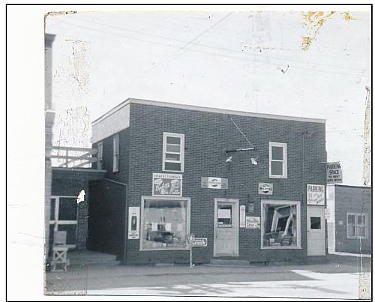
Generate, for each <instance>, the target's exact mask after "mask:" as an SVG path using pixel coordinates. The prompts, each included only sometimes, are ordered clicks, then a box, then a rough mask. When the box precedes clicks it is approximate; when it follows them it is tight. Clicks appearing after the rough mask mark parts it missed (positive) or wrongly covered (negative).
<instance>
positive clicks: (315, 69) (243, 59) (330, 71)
mask: <svg viewBox="0 0 375 302" xmlns="http://www.w3.org/2000/svg"><path fill="white" fill-rule="evenodd" d="M61 22H62V23H65V24H69V25H73V26H78V27H81V28H84V29H87V30H91V31H94V32H102V33H103V34H105V35H108V34H112V35H115V36H122V37H125V38H127V39H132V40H136V41H141V42H145V43H151V44H158V45H161V46H165V47H169V48H176V47H178V46H177V45H174V44H167V43H162V42H156V41H150V40H145V39H140V38H136V37H133V36H126V35H124V34H116V33H113V32H109V31H103V30H100V29H96V28H92V27H88V26H84V25H79V24H76V23H71V22H66V21H61ZM172 40H173V39H172ZM188 43H189V42H188ZM194 45H195V46H198V47H199V46H202V47H207V48H211V49H215V50H224V51H227V52H233V53H243V52H239V51H236V50H233V49H228V48H222V47H210V46H206V45H202V44H196V43H195V44H194ZM182 47H184V46H182ZM178 48H179V49H181V47H178ZM184 49H186V47H185V48H184ZM186 50H189V51H192V52H198V53H203V54H206V55H214V56H219V57H224V58H230V59H234V60H240V61H246V62H248V58H244V57H238V56H230V55H226V54H220V53H216V52H209V51H203V50H197V49H192V48H189V49H186ZM247 55H250V56H254V57H258V56H259V55H257V54H250V53H247ZM267 57H268V58H270V59H274V60H279V61H283V63H285V62H286V61H287V62H296V63H301V64H306V63H303V62H301V61H294V60H290V59H285V58H278V57H274V56H267ZM257 63H260V64H263V65H272V66H276V67H279V64H276V63H271V62H261V61H257ZM310 64H311V65H327V66H335V65H329V64H319V63H317V64H316V63H313V62H311V63H310ZM158 65H160V63H159V64H157V65H154V66H153V67H152V68H150V69H149V70H146V71H145V72H147V71H150V70H153V69H155V68H156V67H157V66H158ZM306 65H307V64H306ZM291 68H293V69H294V68H297V69H304V70H311V71H316V72H323V73H332V74H338V75H350V76H353V75H357V76H365V72H364V71H359V72H336V71H332V70H324V69H317V68H309V67H302V66H298V65H292V66H291ZM335 68H340V67H339V66H335Z"/></svg>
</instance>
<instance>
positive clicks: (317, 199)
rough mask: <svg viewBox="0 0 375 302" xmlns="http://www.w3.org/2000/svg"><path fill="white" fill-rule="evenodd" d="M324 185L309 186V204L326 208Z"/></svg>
mask: <svg viewBox="0 0 375 302" xmlns="http://www.w3.org/2000/svg"><path fill="white" fill-rule="evenodd" d="M324 199H325V186H324V185H307V204H308V205H315V206H324V204H325V202H324Z"/></svg>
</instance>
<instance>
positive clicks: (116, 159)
mask: <svg viewBox="0 0 375 302" xmlns="http://www.w3.org/2000/svg"><path fill="white" fill-rule="evenodd" d="M119 164H120V139H119V135H118V134H115V135H114V136H113V172H118V171H119V169H120V167H119Z"/></svg>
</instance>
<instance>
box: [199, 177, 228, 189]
mask: <svg viewBox="0 0 375 302" xmlns="http://www.w3.org/2000/svg"><path fill="white" fill-rule="evenodd" d="M201 187H202V188H209V189H224V190H227V189H228V178H220V177H202V178H201Z"/></svg>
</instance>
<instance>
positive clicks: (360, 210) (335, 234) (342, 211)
mask: <svg viewBox="0 0 375 302" xmlns="http://www.w3.org/2000/svg"><path fill="white" fill-rule="evenodd" d="M371 200H372V199H371V187H358V186H347V185H337V184H336V185H328V186H327V210H328V213H329V214H328V219H327V225H328V251H329V252H331V253H332V252H348V253H360V252H362V253H368V254H369V253H371V238H372V233H371V221H372V215H371V214H372V204H371Z"/></svg>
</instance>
